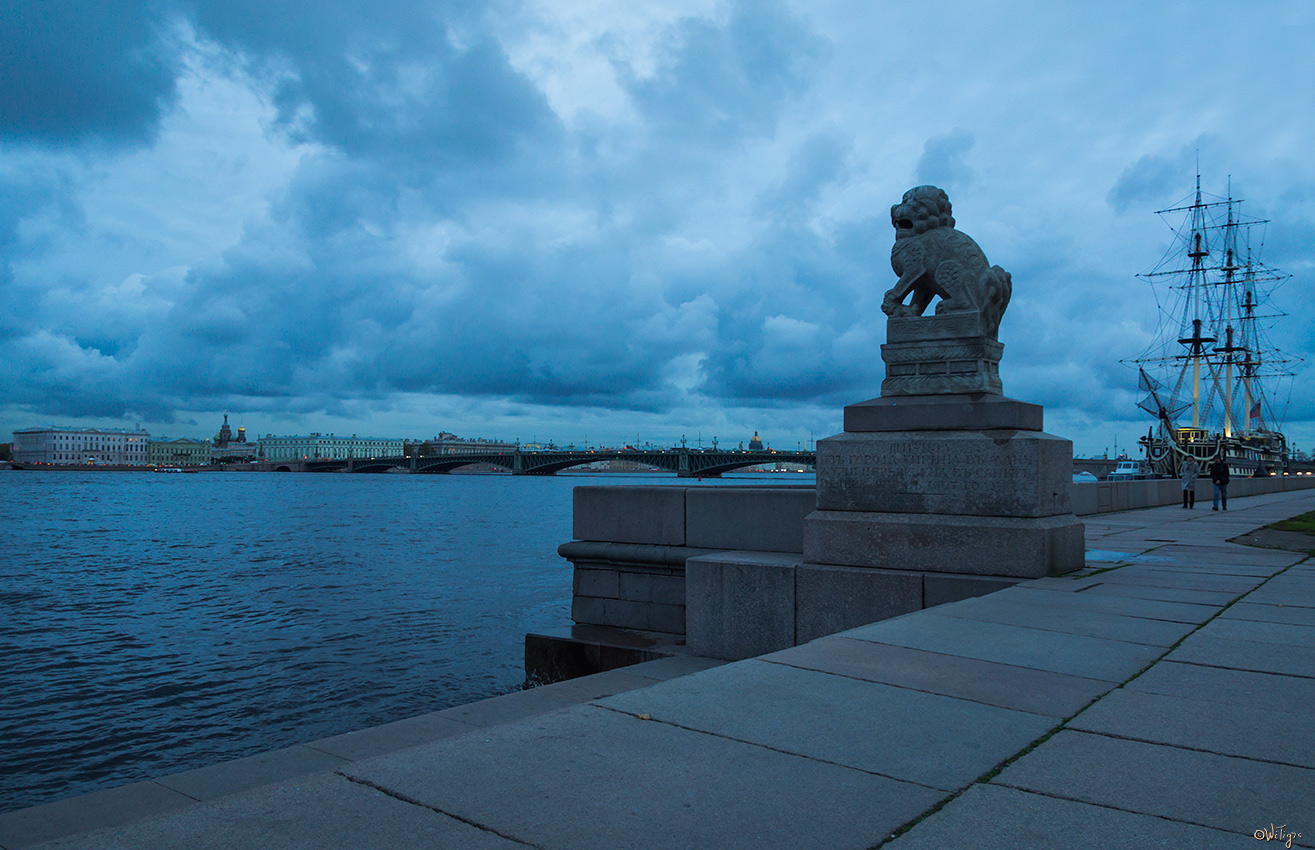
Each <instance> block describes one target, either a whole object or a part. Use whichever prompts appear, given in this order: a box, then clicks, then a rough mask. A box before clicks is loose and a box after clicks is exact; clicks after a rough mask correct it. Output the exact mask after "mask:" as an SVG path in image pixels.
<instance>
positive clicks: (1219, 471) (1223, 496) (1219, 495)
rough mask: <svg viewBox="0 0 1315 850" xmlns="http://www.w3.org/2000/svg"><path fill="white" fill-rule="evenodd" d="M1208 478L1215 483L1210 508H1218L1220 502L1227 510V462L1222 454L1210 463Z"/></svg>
mask: <svg viewBox="0 0 1315 850" xmlns="http://www.w3.org/2000/svg"><path fill="white" fill-rule="evenodd" d="M1210 480H1211V481H1212V482H1213V483H1214V485H1215V506H1214V507H1213V508H1211V510H1215V511H1217V510H1219V505H1220V503H1221V502H1222V503H1223V506H1224V510H1228V462H1227V461H1225V460H1224V456H1223V454H1220V455H1219V457H1217V458H1215V461H1214V463H1212V464H1210Z"/></svg>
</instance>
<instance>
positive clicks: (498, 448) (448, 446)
mask: <svg viewBox="0 0 1315 850" xmlns="http://www.w3.org/2000/svg"><path fill="white" fill-rule="evenodd" d="M514 451H516V444H515V443H506V442H503V441H501V440H488V439H484V438H483V437H475V438H471V439H462V438H461V437H458V436H457V435H456V434H446V433H445V434H440V435H438V436H437V437H435V438H434V439H432V440H425V441H424V442H423V443H421V444H420V454H421V456H422V457H443V456H447V455H470V454H483V453H484V452H514Z"/></svg>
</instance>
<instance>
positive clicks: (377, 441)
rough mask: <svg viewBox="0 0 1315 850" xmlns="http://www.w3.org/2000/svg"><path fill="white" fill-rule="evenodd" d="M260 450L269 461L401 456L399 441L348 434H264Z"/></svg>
mask: <svg viewBox="0 0 1315 850" xmlns="http://www.w3.org/2000/svg"><path fill="white" fill-rule="evenodd" d="M260 449H261V452H262V454H263V456H264V458H265V459H266V460H272V461H277V460H340V459H348V458H356V457H363V458H370V457H401V456H402V440H401V438H398V439H395V440H394V439H381V438H377V437H358V436H356V435H355V434H352V435H351V436H350V437H339V436H338V435H336V434H320V433H313V434H308V435H306V436H304V437H299V436H292V437H275V436H274V435H273V434H266V435H265V436H264V437H261V438H260Z"/></svg>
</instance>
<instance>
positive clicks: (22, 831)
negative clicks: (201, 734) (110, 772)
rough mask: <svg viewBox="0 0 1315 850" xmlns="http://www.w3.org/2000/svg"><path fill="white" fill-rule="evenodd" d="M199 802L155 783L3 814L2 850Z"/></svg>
mask: <svg viewBox="0 0 1315 850" xmlns="http://www.w3.org/2000/svg"><path fill="white" fill-rule="evenodd" d="M195 804H196V801H195V800H193V799H192V798H191V797H188V796H187V795H186V794H181V793H179V792H177V791H175V790H173V789H172V788H165V787H164V786H163V785H160V784H158V783H155V782H137V783H134V784H132V785H124V786H122V787H120V788H108V789H106V790H104V791H93V792H92V793H90V794H82V795H81V796H78V797H70V798H68V799H65V800H56V801H55V802H53V803H46V804H44V805H41V806H32V807H30V808H26V809H19V810H17V811H13V812H5V813H4V814H0V847H5V848H8V850H17V848H20V847H28V846H30V845H33V844H39V843H41V842H43V841H49V840H50V839H53V838H58V837H60V836H64V835H70V834H73V833H77V832H84V831H86V830H89V829H94V828H96V827H100V826H118V825H120V824H126V823H130V822H132V821H135V820H138V819H140V818H145V817H150V816H152V815H159V814H164V813H166V812H170V811H173V810H175V809H181V808H185V807H188V806H193V805H195Z"/></svg>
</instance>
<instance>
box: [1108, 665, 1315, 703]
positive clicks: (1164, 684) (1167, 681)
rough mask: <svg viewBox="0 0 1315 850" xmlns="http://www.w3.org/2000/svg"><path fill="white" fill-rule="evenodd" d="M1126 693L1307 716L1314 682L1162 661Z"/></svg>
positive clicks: (1313, 698) (1313, 700)
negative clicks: (1139, 693)
mask: <svg viewBox="0 0 1315 850" xmlns="http://www.w3.org/2000/svg"><path fill="white" fill-rule="evenodd" d="M1123 687H1124V688H1126V689H1127V690H1134V691H1146V692H1148V693H1157V694H1168V695H1170V696H1186V697H1191V698H1192V699H1199V700H1204V701H1208V702H1218V703H1222V704H1225V705H1230V706H1235V707H1238V708H1245V709H1248V710H1250V709H1260V710H1264V711H1288V712H1294V713H1299V714H1309V713H1310V712H1311V707H1312V706H1315V679H1307V678H1303V677H1301V676H1284V675H1280V674H1277V673H1256V672H1252V671H1249V670H1231V669H1229V668H1227V667H1206V666H1202V665H1200V664H1178V663H1175V662H1173V661H1170V660H1167V659H1166V660H1164V661H1161V662H1159V663H1158V664H1156V665H1155V666H1153V667H1151V669H1149V670H1147V671H1146V672H1145V673H1142V674H1141V675H1140V676H1138V677H1137V678H1135V679H1133V680H1132V681H1131V682H1128V683H1127V684H1126V685H1124V686H1123Z"/></svg>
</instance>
